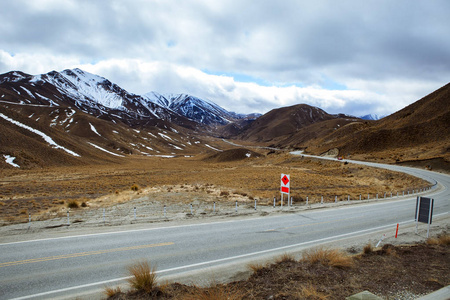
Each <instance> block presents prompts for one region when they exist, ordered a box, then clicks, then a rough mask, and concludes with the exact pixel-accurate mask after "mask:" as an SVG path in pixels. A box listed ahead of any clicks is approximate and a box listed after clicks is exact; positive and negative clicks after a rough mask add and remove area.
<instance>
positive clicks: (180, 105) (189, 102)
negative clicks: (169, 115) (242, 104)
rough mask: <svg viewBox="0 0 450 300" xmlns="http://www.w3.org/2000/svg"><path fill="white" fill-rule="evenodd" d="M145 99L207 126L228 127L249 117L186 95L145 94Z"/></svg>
mask: <svg viewBox="0 0 450 300" xmlns="http://www.w3.org/2000/svg"><path fill="white" fill-rule="evenodd" d="M143 97H144V98H146V99H148V100H149V101H151V102H153V103H156V104H159V105H161V106H163V107H166V108H168V109H170V110H172V111H174V112H176V113H178V114H180V115H183V116H185V117H187V118H188V119H190V120H193V121H195V122H198V123H201V124H205V125H226V124H229V123H231V122H234V121H236V120H237V119H243V118H246V117H247V115H239V114H236V113H233V112H228V111H227V110H225V109H223V108H222V107H220V106H219V105H217V104H215V103H213V102H211V101H208V100H205V99H200V98H197V97H194V96H191V95H186V94H169V95H162V94H159V93H157V92H150V93H147V94H144V95H143Z"/></svg>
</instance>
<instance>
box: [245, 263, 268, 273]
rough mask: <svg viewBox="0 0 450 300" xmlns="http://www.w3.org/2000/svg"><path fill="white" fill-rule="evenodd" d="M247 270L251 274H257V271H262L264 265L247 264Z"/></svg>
mask: <svg viewBox="0 0 450 300" xmlns="http://www.w3.org/2000/svg"><path fill="white" fill-rule="evenodd" d="M247 268H248V269H250V270H252V271H253V273H258V272H259V271H261V270H262V269H264V265H262V264H258V263H253V264H248V265H247Z"/></svg>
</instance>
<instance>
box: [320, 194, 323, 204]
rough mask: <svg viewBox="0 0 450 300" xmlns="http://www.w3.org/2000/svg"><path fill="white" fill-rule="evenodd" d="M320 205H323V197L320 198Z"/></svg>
mask: <svg viewBox="0 0 450 300" xmlns="http://www.w3.org/2000/svg"><path fill="white" fill-rule="evenodd" d="M320 204H323V196H320Z"/></svg>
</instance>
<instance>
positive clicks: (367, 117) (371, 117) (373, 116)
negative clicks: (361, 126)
mask: <svg viewBox="0 0 450 300" xmlns="http://www.w3.org/2000/svg"><path fill="white" fill-rule="evenodd" d="M384 117H385V116H380V115H377V114H368V115H364V116H361V117H360V118H361V119H363V120H372V121H376V120H380V119H383V118H384Z"/></svg>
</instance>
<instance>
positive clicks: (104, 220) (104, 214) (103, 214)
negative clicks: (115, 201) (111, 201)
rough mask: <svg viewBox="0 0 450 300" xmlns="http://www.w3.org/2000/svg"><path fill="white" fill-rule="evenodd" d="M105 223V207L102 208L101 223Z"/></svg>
mask: <svg viewBox="0 0 450 300" xmlns="http://www.w3.org/2000/svg"><path fill="white" fill-rule="evenodd" d="M104 224H105V209H104V208H103V225H104Z"/></svg>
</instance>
